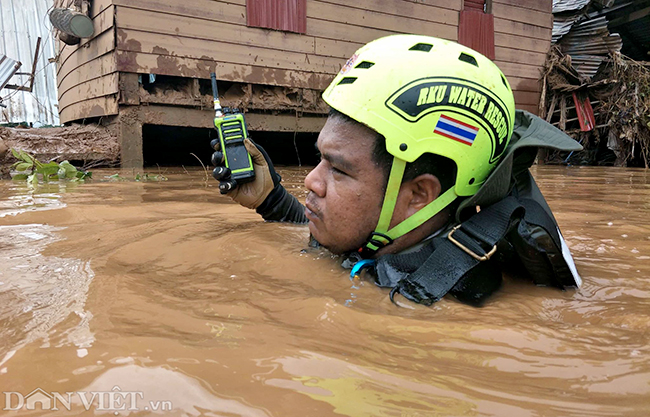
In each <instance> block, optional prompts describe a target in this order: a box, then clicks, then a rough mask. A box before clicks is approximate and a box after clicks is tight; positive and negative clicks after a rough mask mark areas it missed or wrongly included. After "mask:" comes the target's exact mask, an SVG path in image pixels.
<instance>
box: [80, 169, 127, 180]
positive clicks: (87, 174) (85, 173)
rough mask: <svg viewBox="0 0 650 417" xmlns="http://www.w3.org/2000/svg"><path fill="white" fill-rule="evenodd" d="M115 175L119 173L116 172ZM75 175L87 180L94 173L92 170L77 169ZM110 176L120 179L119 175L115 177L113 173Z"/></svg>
mask: <svg viewBox="0 0 650 417" xmlns="http://www.w3.org/2000/svg"><path fill="white" fill-rule="evenodd" d="M115 175H117V174H115ZM74 176H75V177H76V178H78V179H80V180H85V179H87V178H92V177H93V173H92V172H90V171H77V172H76V173H75V174H74ZM109 178H116V179H119V177H115V176H113V175H111V176H110V177H109Z"/></svg>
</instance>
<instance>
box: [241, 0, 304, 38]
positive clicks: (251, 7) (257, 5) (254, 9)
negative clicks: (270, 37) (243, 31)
mask: <svg viewBox="0 0 650 417" xmlns="http://www.w3.org/2000/svg"><path fill="white" fill-rule="evenodd" d="M246 22H247V23H246V24H247V25H248V26H255V27H262V28H269V29H277V30H285V31H288V32H297V33H305V32H306V31H307V3H306V0H284V1H277V0H246Z"/></svg>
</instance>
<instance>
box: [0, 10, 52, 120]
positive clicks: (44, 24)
mask: <svg viewBox="0 0 650 417" xmlns="http://www.w3.org/2000/svg"><path fill="white" fill-rule="evenodd" d="M52 5H53V0H0V35H1V36H0V54H3V55H6V56H8V57H11V58H13V59H15V60H17V61H20V62H22V63H23V65H22V67H21V68H20V72H21V73H22V72H25V73H30V72H31V71H32V62H33V60H34V53H35V48H36V41H37V39H38V38H39V37H41V38H42V42H41V51H40V53H39V57H38V64H37V65H36V77H35V80H34V89H33V91H32V93H29V92H26V91H16V90H10V89H7V88H3V89H1V90H0V97H4V98H5V100H4V102H3V104H4V105H6V106H7V108H0V123H6V122H28V123H34V125H36V126H38V125H39V124H41V125H58V124H59V110H58V100H57V89H56V71H55V64H50V63H49V62H48V59H49V58H53V57H54V56H56V45H55V40H54V38H53V36H52V34H51V26H50V22H49V19H48V18H47V11H48V9H49V8H50V7H52ZM29 80H30V78H29V76H27V75H15V76H14V77H12V78H11V81H10V82H9V83H10V84H16V85H19V86H22V85H23V84H27V83H28V82H29Z"/></svg>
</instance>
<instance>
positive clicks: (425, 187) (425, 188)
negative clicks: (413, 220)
mask: <svg viewBox="0 0 650 417" xmlns="http://www.w3.org/2000/svg"><path fill="white" fill-rule="evenodd" d="M403 185H406V186H407V187H408V189H409V195H410V201H409V203H408V207H407V209H406V211H407V213H406V215H407V217H408V216H412V215H413V214H415V213H416V212H418V211H420V209H422V208H423V207H425V206H426V205H427V204H429V203H431V202H432V201H433V200H435V199H436V198H438V196H439V195H440V193H441V192H442V185H441V184H440V180H438V177H436V176H435V175H432V174H422V175H418V176H417V177H415V178H413V179H412V180H411V181H408V182H406V183H404V184H403Z"/></svg>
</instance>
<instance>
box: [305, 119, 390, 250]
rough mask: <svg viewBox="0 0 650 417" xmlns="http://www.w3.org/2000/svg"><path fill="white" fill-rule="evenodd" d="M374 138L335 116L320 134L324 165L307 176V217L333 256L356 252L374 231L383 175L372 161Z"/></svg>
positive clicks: (317, 144) (320, 240)
mask: <svg viewBox="0 0 650 417" xmlns="http://www.w3.org/2000/svg"><path fill="white" fill-rule="evenodd" d="M374 143H375V134H374V132H373V131H372V130H370V129H369V128H367V127H365V126H363V125H360V124H356V123H349V122H345V121H343V120H342V119H340V118H338V117H330V118H328V119H327V123H325V127H323V130H322V131H321V132H320V135H319V136H318V142H317V143H316V146H317V147H318V150H319V151H320V153H321V161H320V163H319V164H318V166H316V168H314V169H313V170H312V171H311V172H310V173H309V175H307V177H306V178H305V186H306V187H307V189H308V190H309V195H308V196H307V200H306V210H305V214H306V215H307V218H308V219H309V231H310V232H311V234H312V235H313V236H314V238H315V239H316V240H317V241H318V242H319V243H320V244H321V245H323V246H325V247H326V248H328V249H329V250H330V251H332V252H333V253H337V254H338V253H343V252H348V251H352V250H356V249H358V248H359V247H361V246H362V245H363V243H364V242H365V240H366V238H367V237H368V236H369V235H370V233H371V232H372V231H374V230H375V226H376V225H377V220H378V219H379V213H380V212H381V204H382V202H383V198H384V189H383V187H384V183H385V178H384V173H383V172H382V169H381V168H380V167H379V166H378V165H377V164H376V163H375V162H374V161H373V160H372V151H373V149H374Z"/></svg>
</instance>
